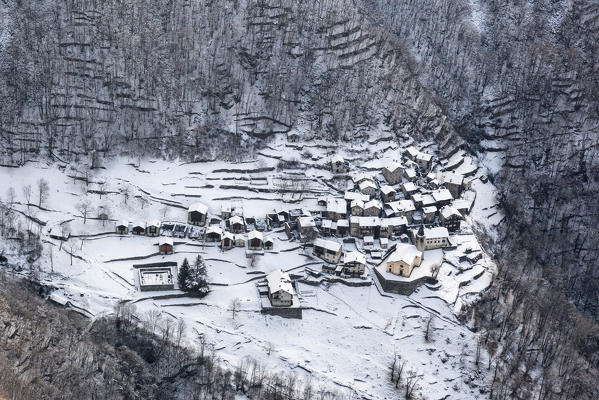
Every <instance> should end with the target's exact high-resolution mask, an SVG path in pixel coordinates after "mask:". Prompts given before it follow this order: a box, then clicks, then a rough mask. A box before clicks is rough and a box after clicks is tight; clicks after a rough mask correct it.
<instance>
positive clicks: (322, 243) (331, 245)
mask: <svg viewBox="0 0 599 400" xmlns="http://www.w3.org/2000/svg"><path fill="white" fill-rule="evenodd" d="M314 247H322V248H324V249H327V250H331V251H334V252H335V253H336V252H338V251H340V250H341V243H337V242H333V241H332V240H325V239H321V238H318V239H316V240H314Z"/></svg>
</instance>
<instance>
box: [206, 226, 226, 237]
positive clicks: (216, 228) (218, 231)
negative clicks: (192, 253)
mask: <svg viewBox="0 0 599 400" xmlns="http://www.w3.org/2000/svg"><path fill="white" fill-rule="evenodd" d="M209 233H216V234H218V235H221V236H222V234H223V230H222V229H221V228H220V226H218V225H210V226H209V227H208V228H206V235H207V234H209Z"/></svg>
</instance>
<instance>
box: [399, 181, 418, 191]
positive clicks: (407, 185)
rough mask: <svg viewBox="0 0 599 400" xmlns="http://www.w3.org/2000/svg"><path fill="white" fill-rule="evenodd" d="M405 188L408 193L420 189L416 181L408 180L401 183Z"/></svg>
mask: <svg viewBox="0 0 599 400" xmlns="http://www.w3.org/2000/svg"><path fill="white" fill-rule="evenodd" d="M401 186H402V188H403V190H405V191H406V192H408V193H411V192H415V191H417V190H418V186H416V185H415V184H414V182H406V183H402V184H401Z"/></svg>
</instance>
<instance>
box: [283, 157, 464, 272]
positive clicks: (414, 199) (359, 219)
mask: <svg viewBox="0 0 599 400" xmlns="http://www.w3.org/2000/svg"><path fill="white" fill-rule="evenodd" d="M432 169H433V156H432V155H431V154H427V153H425V152H422V151H420V150H417V149H416V148H414V147H408V148H407V149H406V150H405V152H404V154H403V156H402V157H400V159H398V160H395V161H388V162H387V163H385V164H384V165H383V167H382V168H381V170H380V171H379V172H380V173H377V174H368V173H355V174H351V175H350V178H351V180H350V181H348V188H347V190H346V191H345V193H344V195H343V197H332V196H331V197H327V198H323V199H320V200H319V202H318V204H319V205H320V206H321V207H322V209H321V211H320V212H319V213H314V214H312V213H309V212H302V213H301V215H300V216H298V217H297V218H295V219H289V220H288V221H286V222H285V229H286V232H287V234H288V235H289V236H293V235H296V236H297V238H298V239H299V240H300V241H302V242H305V243H309V242H310V243H312V246H313V254H314V255H315V256H317V257H319V258H321V259H322V260H324V261H326V262H327V263H328V265H327V264H325V265H324V266H323V270H325V271H326V272H331V273H335V274H337V275H344V276H363V275H364V271H365V264H366V257H365V255H364V254H362V253H359V252H349V253H345V254H343V251H342V245H341V243H339V241H337V240H338V239H339V238H342V239H344V238H346V237H353V238H359V239H362V240H363V243H364V249H365V250H366V251H367V252H368V250H369V249H372V250H373V251H372V252H371V258H373V259H375V258H384V259H385V263H386V270H387V271H388V272H391V273H393V274H395V275H399V276H406V277H409V276H410V274H411V272H412V270H413V268H415V267H418V266H419V265H420V263H421V262H422V259H423V254H424V253H423V252H424V251H425V250H433V249H439V248H444V247H449V246H451V241H450V234H451V233H454V232H457V231H459V230H460V228H461V222H462V220H463V219H464V215H465V214H467V213H468V212H469V211H470V208H471V206H472V203H471V202H470V201H468V200H464V199H462V198H461V196H462V193H463V191H464V190H465V189H466V188H467V184H466V182H465V179H464V176H462V175H458V174H454V173H452V172H450V171H445V173H443V174H441V175H440V176H437V175H436V174H434V173H433V172H432ZM331 171H332V172H333V174H346V173H347V172H348V171H349V163H348V162H347V161H345V160H344V159H343V157H341V156H340V155H334V156H333V157H331ZM328 237H330V239H329V238H328ZM336 239H337V240H336ZM344 240H347V239H344ZM376 240H378V242H379V248H378V249H375V248H374V243H375V241H376ZM390 240H398V242H399V243H398V244H397V245H395V246H394V247H393V251H391V249H388V248H389V241H390ZM381 250H382V252H381ZM385 252H386V253H387V254H386V256H385V257H383V256H382V255H381V256H380V257H374V256H373V255H374V254H375V253H376V254H381V253H385ZM342 256H343V258H342ZM338 264H339V265H338Z"/></svg>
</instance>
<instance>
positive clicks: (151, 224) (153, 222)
mask: <svg viewBox="0 0 599 400" xmlns="http://www.w3.org/2000/svg"><path fill="white" fill-rule="evenodd" d="M146 226H147V227H150V226H155V227H156V228H160V221H159V220H157V219H153V220H150V221H148V223H147V225H146Z"/></svg>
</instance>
